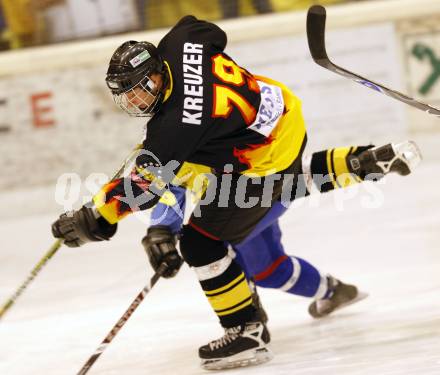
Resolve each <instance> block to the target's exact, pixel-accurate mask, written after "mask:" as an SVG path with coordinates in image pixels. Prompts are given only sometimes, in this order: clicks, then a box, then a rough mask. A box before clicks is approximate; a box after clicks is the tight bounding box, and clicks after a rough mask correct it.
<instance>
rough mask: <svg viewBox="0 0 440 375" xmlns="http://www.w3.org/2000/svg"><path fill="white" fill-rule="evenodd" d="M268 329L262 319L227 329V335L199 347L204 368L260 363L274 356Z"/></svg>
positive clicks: (220, 368) (233, 366)
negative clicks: (270, 346)
mask: <svg viewBox="0 0 440 375" xmlns="http://www.w3.org/2000/svg"><path fill="white" fill-rule="evenodd" d="M269 341H270V337H269V331H268V330H267V328H266V326H265V325H264V324H263V323H262V322H261V321H255V322H248V323H246V324H245V325H241V326H237V327H232V328H226V329H225V335H224V336H223V337H221V338H219V339H217V340H214V341H211V342H210V343H209V344H207V345H204V346H202V347H201V348H200V349H199V357H200V358H201V366H202V368H204V369H205V370H223V369H231V368H236V367H244V366H251V365H258V364H260V363H264V362H267V361H269V360H271V359H272V357H273V354H272V351H271V350H270V348H269V346H268V344H269Z"/></svg>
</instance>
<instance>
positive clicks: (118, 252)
mask: <svg viewBox="0 0 440 375" xmlns="http://www.w3.org/2000/svg"><path fill="white" fill-rule="evenodd" d="M421 148H422V151H423V145H421ZM428 159H429V158H428ZM439 173H440V167H439V166H438V165H437V163H436V162H435V160H433V159H431V160H425V162H424V163H423V164H422V165H421V166H420V167H419V168H418V169H417V171H416V173H414V174H413V175H411V176H409V177H405V178H401V177H399V176H392V177H389V178H387V179H386V182H385V183H384V184H382V185H375V188H376V187H380V190H379V193H380V194H383V204H382V205H380V207H378V208H366V207H364V206H365V205H366V204H368V203H369V202H370V203H371V199H372V197H373V195H372V193H371V192H369V191H368V190H366V189H367V188H366V187H365V186H367V185H363V186H362V187H361V188H360V190H359V193H358V195H357V196H355V197H352V198H351V199H348V198H349V197H350V194H353V193H354V191H353V190H346V191H341V192H339V194H327V195H326V196H325V197H321V200H320V204H319V205H317V203H316V200H313V199H309V200H308V201H304V202H303V204H302V205H300V206H299V207H293V208H291V209H290V210H289V211H288V212H287V214H286V215H285V217H284V218H283V220H282V228H283V232H284V243H285V247H286V251H287V252H288V253H290V254H295V255H298V256H301V257H303V258H305V259H307V260H309V261H311V262H312V263H314V264H315V265H316V266H318V267H319V268H320V269H321V270H323V271H328V272H331V273H332V274H334V275H335V276H337V277H339V278H341V279H342V280H344V281H348V282H353V283H356V284H357V285H358V286H359V287H360V288H362V289H363V290H365V291H367V292H368V293H370V297H369V298H368V299H366V300H364V301H362V302H360V303H359V304H357V305H353V306H351V307H349V308H347V309H346V310H341V311H339V312H337V313H335V315H334V316H331V317H329V318H327V319H324V320H321V321H314V320H312V319H311V318H310V317H309V316H308V314H307V305H308V302H309V301H308V300H307V299H304V298H300V297H296V296H292V295H288V294H285V293H282V292H279V291H275V290H261V291H260V295H261V298H262V301H263V304H264V305H265V307H266V310H267V311H268V313H269V319H270V321H269V328H270V330H271V334H272V348H273V351H274V353H275V358H274V359H273V360H272V361H271V362H269V363H267V364H264V365H261V366H257V367H252V368H247V369H239V370H231V371H227V372H225V373H227V374H229V375H234V374H239V373H240V374H253V375H263V374H264V375H266V374H269V373H270V374H289V375H291V374H296V375H300V374H307V375H309V374H312V375H315V374H317V375H321V374H322V375H329V374H337V375H345V374H347V375H348V374H350V375H354V374H355V375H371V374H380V375H396V374H424V375H431V374H432V375H434V374H436V375H437V374H440V298H439V290H440V249H439V239H440V229H439V228H440V202H439V198H438V184H439V181H440V180H439ZM368 186H370V187H371V186H372V184H370V185H368ZM376 194H377V191H376ZM11 196H12V195H11ZM336 198H338V199H339V200H335V199H336ZM342 198H346V199H347V200H346V201H344V202H342V203H341V199H342ZM379 198H380V197H379ZM2 202H7V199H5V197H2ZM335 202H336V204H335ZM373 203H374V201H373ZM3 208H6V209H11V210H12V209H13V202H10V206H6V207H5V205H3ZM55 217H56V215H55V214H51V215H40V214H39V215H36V216H26V217H21V218H18V217H15V218H12V219H2V220H1V221H0V231H1V233H0V238H1V252H0V302H3V301H4V300H5V299H6V298H7V297H8V296H9V295H10V294H11V293H12V292H13V291H14V290H15V289H16V288H17V287H18V285H20V283H21V282H22V281H23V280H24V278H25V277H26V276H27V274H28V272H29V271H30V269H31V268H32V267H33V266H34V265H35V264H36V263H37V262H38V260H39V259H40V258H41V256H42V255H43V254H44V252H45V251H46V249H47V248H48V247H49V246H50V245H51V243H52V241H53V240H52V239H51V237H50V234H49V225H50V223H51V222H52V221H53V220H54V218H55ZM145 226H146V224H144V223H142V222H140V221H138V220H136V219H135V218H129V219H127V220H126V221H124V222H122V223H121V225H120V228H119V233H118V234H117V236H116V237H115V238H114V239H113V240H112V241H110V242H106V243H98V244H90V245H88V246H85V247H83V248H80V249H68V248H64V247H63V248H62V249H61V250H60V251H59V253H58V254H56V255H55V257H54V258H53V259H52V260H51V261H50V262H49V263H48V265H47V267H46V268H45V269H44V270H43V271H42V272H41V274H40V275H39V276H38V277H37V278H36V279H35V280H34V282H33V283H32V284H31V286H30V287H29V288H28V290H26V291H25V293H24V294H23V295H22V297H21V298H20V299H19V301H18V302H17V303H16V305H14V306H13V308H12V309H11V310H10V311H9V313H8V314H7V315H6V316H5V317H4V319H3V321H2V322H0V374H2V375H29V374H38V375H40V374H41V375H64V374H66V375H68V374H75V373H76V372H77V371H78V370H79V369H80V368H81V366H82V365H83V364H84V362H85V361H86V360H87V359H88V358H89V356H90V355H91V354H92V353H93V352H94V350H95V349H96V347H97V346H98V345H99V344H100V342H101V340H102V339H103V338H104V337H105V335H107V333H108V331H109V330H110V329H111V328H112V327H113V325H114V324H115V323H116V321H117V320H118V319H119V318H120V316H121V315H122V314H123V312H124V311H125V309H126V308H127V307H128V305H129V304H130V303H131V301H132V300H133V299H134V297H135V296H136V295H137V293H139V291H140V290H141V289H142V287H143V286H144V284H145V283H146V280H147V278H148V277H149V276H151V274H152V271H151V269H150V268H149V266H148V264H147V263H148V262H147V258H146V256H145V254H144V253H143V250H142V247H141V245H140V239H141V237H142V236H143V234H144V231H145ZM221 334H222V331H221V329H220V327H219V326H218V324H217V322H216V318H215V316H214V315H213V313H212V312H211V310H210V307H209V305H208V302H207V301H206V299H205V298H204V296H203V294H202V292H201V290H200V287H199V285H198V283H197V281H196V279H195V276H194V275H193V272H192V271H191V270H190V269H188V268H187V267H186V266H185V267H183V269H182V271H181V272H180V273H179V274H178V276H177V277H176V278H175V279H172V280H159V282H158V283H157V285H156V286H155V288H154V289H153V290H152V291H151V293H150V294H148V295H147V296H146V298H145V300H144V302H143V303H142V304H141V306H140V307H139V309H138V310H137V311H136V312H135V313H134V314H133V316H132V317H131V319H130V320H129V322H128V323H127V324H126V325H125V326H124V328H123V329H122V330H121V331H120V333H119V335H118V336H117V337H116V338H115V339H114V341H113V342H112V343H111V345H110V346H109V347H108V348H107V350H106V351H105V352H104V354H103V355H102V356H101V357H100V358H99V360H98V361H97V362H96V363H95V365H94V366H93V368H92V369H91V370H90V374H96V375H98V374H102V375H103V374H105V375H111V374H118V375H119V374H123V375H141V374H142V375H145V374H161V375H168V374H169V375H171V374H173V375H174V374H176V373H179V375H186V374H188V375H190V374H191V375H194V374H204V373H207V372H206V371H203V370H201V369H200V368H199V366H198V357H197V349H198V347H199V346H200V345H202V344H205V343H206V342H207V341H208V340H211V339H215V338H218V337H219V336H220V335H221Z"/></svg>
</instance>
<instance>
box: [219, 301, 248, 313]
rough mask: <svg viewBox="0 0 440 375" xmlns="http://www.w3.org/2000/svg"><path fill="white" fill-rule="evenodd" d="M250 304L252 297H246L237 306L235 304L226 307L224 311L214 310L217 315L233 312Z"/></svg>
mask: <svg viewBox="0 0 440 375" xmlns="http://www.w3.org/2000/svg"><path fill="white" fill-rule="evenodd" d="M250 304H252V297H249V298H247V299H246V300H245V301H243V303H240V304H239V305H238V306H236V307H234V308H231V309H227V310H226V311H216V314H217V315H218V316H224V315H229V314H233V313H234V312H236V311H238V310H241V309H243V308H245V307H246V306H249V305H250Z"/></svg>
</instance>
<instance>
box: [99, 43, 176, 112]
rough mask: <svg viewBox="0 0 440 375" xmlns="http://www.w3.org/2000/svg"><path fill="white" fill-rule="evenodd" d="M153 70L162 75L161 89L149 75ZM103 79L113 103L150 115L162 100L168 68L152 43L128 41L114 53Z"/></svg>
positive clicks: (131, 110)
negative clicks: (111, 95) (110, 93)
mask: <svg viewBox="0 0 440 375" xmlns="http://www.w3.org/2000/svg"><path fill="white" fill-rule="evenodd" d="M154 73H158V74H161V76H162V81H163V85H162V90H158V88H157V87H156V84H155V83H154V82H153V81H152V80H151V78H150V77H151V75H152V74H154ZM105 80H106V82H107V86H108V87H109V89H110V90H111V92H112V94H113V98H114V100H115V102H116V104H118V105H119V106H120V107H121V108H122V109H123V110H124V111H125V112H127V113H128V114H129V115H132V116H151V115H153V114H154V113H155V111H156V110H157V109H158V107H159V105H160V103H162V100H163V91H164V90H163V89H165V88H166V86H167V83H168V71H167V68H166V65H165V63H164V62H163V59H162V58H161V56H160V55H159V53H158V52H157V49H156V47H155V46H154V45H153V44H151V43H149V42H136V41H134V40H130V41H128V42H125V43H123V44H122V45H120V46H119V47H118V48H117V49H116V51H115V52H114V53H113V55H112V57H111V59H110V63H109V67H108V70H107V76H106V79H105Z"/></svg>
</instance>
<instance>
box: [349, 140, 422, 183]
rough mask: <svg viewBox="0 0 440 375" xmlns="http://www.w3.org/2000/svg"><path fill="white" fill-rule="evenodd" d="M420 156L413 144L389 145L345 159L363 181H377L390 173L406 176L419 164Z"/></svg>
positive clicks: (406, 142) (351, 169) (408, 142)
mask: <svg viewBox="0 0 440 375" xmlns="http://www.w3.org/2000/svg"><path fill="white" fill-rule="evenodd" d="M421 160H422V155H421V153H420V150H419V148H418V147H417V145H416V143H415V142H412V141H405V142H402V143H396V144H394V143H389V144H387V145H385V146H380V147H373V148H370V149H368V150H365V151H363V152H361V153H360V154H359V155H356V154H352V155H349V156H348V157H347V164H348V168H349V169H350V171H351V172H352V173H355V174H357V175H358V176H359V177H361V178H362V179H363V180H379V179H380V178H382V177H383V176H384V175H386V174H388V173H390V172H396V173H398V174H400V175H401V176H406V175H408V174H410V173H411V172H412V170H413V169H414V168H415V167H416V166H417V165H418V164H419V163H420V161H421Z"/></svg>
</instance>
